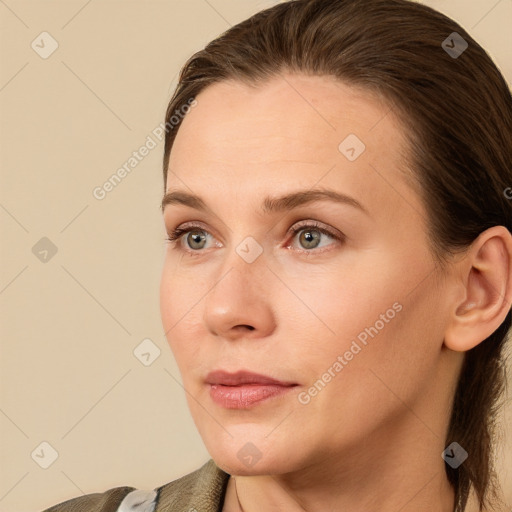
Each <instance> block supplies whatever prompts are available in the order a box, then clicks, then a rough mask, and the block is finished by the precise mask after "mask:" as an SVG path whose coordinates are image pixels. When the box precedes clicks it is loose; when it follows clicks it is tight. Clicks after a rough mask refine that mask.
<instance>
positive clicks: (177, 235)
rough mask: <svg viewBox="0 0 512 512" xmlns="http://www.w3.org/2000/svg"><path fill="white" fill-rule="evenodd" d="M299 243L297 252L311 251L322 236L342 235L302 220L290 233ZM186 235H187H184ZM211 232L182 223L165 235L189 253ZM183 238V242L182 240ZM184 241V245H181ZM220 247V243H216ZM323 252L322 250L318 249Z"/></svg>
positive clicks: (205, 239) (169, 240) (202, 245)
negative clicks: (297, 238) (297, 237)
mask: <svg viewBox="0 0 512 512" xmlns="http://www.w3.org/2000/svg"><path fill="white" fill-rule="evenodd" d="M301 232H303V233H302V234H301V235H300V236H299V243H300V244H301V246H302V247H303V249H298V250H299V252H313V251H312V249H317V248H318V247H320V243H321V241H322V237H323V236H327V237H329V238H331V239H334V240H337V241H340V242H341V241H342V240H343V235H342V234H341V233H337V232H334V230H330V229H328V228H326V227H324V226H322V225H321V224H319V223H317V222H316V221H303V222H302V223H300V224H298V225H295V226H293V227H292V228H291V230H290V233H291V235H292V238H295V237H296V236H297V235H298V234H299V233H301ZM185 235H187V236H185ZM209 236H210V237H211V234H210V233H209V232H208V231H207V230H205V229H203V228H202V227H201V226H198V225H184V226H181V227H178V228H176V229H174V230H173V231H172V232H171V233H170V234H169V235H168V237H167V241H168V242H169V243H171V244H173V245H175V246H180V247H178V249H181V250H185V251H188V252H190V253H193V252H196V253H197V252H200V251H201V249H204V248H205V245H206V241H207V239H208V237H209ZM183 240H184V242H183ZM183 243H184V246H183ZM216 245H217V247H220V246H221V245H220V244H216ZM291 247H292V245H290V244H288V245H287V246H286V248H291ZM320 252H323V251H320Z"/></svg>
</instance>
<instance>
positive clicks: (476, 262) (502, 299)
mask: <svg viewBox="0 0 512 512" xmlns="http://www.w3.org/2000/svg"><path fill="white" fill-rule="evenodd" d="M456 265H459V266H460V273H459V275H462V283H463V287H464V290H463V292H464V293H463V296H464V299H463V300H462V301H460V299H459V301H458V302H457V303H454V304H453V312H452V313H451V315H450V317H449V321H448V325H447V328H446V331H445V338H444V344H445V346H446V347H447V348H449V349H451V350H454V351H458V352H465V351H467V350H471V349H472V348H473V347H475V346H476V345H478V344H479V343H481V342H482V341H484V340H485V339H486V338H488V337H489V336H490V335H491V334H492V333H493V332H494V331H495V330H496V329H497V328H498V327H499V326H500V325H501V323H502V322H503V321H504V320H505V318H506V316H507V313H508V312H509V311H510V307H511V297H512V235H511V234H510V232H509V231H508V230H507V229H506V228H505V227H504V226H494V227H492V228H489V229H487V230H486V231H484V232H483V233H481V234H480V236H479V237H478V238H477V239H476V240H475V241H474V242H473V244H472V245H471V247H470V249H469V250H468V254H467V257H466V258H464V259H463V260H462V261H460V262H459V263H457V264H456ZM458 286H460V282H459V283H458ZM459 297H460V295H459Z"/></svg>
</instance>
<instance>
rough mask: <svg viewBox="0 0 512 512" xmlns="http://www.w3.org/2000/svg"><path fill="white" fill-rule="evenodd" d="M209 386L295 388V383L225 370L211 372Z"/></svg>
mask: <svg viewBox="0 0 512 512" xmlns="http://www.w3.org/2000/svg"><path fill="white" fill-rule="evenodd" d="M205 380H206V383H207V384H216V385H222V386H243V385H249V384H253V385H260V386H283V387H288V386H295V385H297V383H295V382H284V381H280V380H277V379H273V378H272V377H267V376H266V375H260V374H258V373H253V372H249V371H245V370H241V371H238V372H236V373H228V372H225V371H224V370H215V371H213V372H210V373H209V374H208V375H207V377H206V379H205Z"/></svg>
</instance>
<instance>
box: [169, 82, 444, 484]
mask: <svg viewBox="0 0 512 512" xmlns="http://www.w3.org/2000/svg"><path fill="white" fill-rule="evenodd" d="M403 147H404V137H403V133H402V131H401V127H400V125H399V124H398V122H397V121H396V119H395V118H394V116H393V115H392V113H391V112H388V108H387V107H386V106H384V105H383V104H381V103H380V102H378V101H377V100H376V99H372V98H371V97H370V96H368V95H367V94H364V93H361V92H357V91H356V90H355V89H353V88H351V87H349V86H347V85H344V84H342V83H340V82H335V81H334V80H333V79H332V78H329V77H306V76H303V75H292V74H287V75H282V76H280V77H279V78H274V79H273V80H272V81H270V82H268V83H267V84H265V85H260V86H258V88H249V87H248V86H246V85H243V84H241V83H238V82H221V83H217V84H214V85H212V86H209V87H208V88H207V89H205V90H204V91H203V92H202V93H201V94H200V95H198V97H197V105H196V106H195V107H192V108H191V110H190V111H189V113H188V114H187V115H186V117H185V119H184V121H183V123H182V125H181V127H180V128H179V131H178V134H177V137H176V140H175V142H174V146H173V149H172V152H171V155H170V164H169V172H168V179H167V192H178V191H179V192H180V193H182V194H187V195H194V196H198V197H199V198H201V200H202V204H204V208H203V209H201V208H199V207H198V202H197V201H196V203H195V204H194V203H193V202H192V201H184V197H185V196H183V195H181V196H179V197H176V198H175V199H174V200H172V199H169V201H168V204H167V205H166V206H165V210H164V220H165V227H166V230H167V233H171V232H172V231H173V230H174V229H175V228H178V227H181V228H182V229H185V228H191V227H192V228H191V229H192V232H190V233H185V234H183V235H182V236H181V238H180V239H178V240H177V241H176V242H175V244H174V245H172V244H171V243H169V245H168V246H167V248H166V253H165V260H164V266H163V274H162V281H161V314H162V321H163V326H164V329H165V332H166V336H167V338H168V341H169V344H170V346H171V349H172V351H173V353H174V356H175V358H176V361H177V364H178V366H179V369H180V372H181V376H182V380H183V385H184V387H185V389H186V391H187V394H186V396H187V400H188V404H189V407H190V410H191V414H192V416H193V419H194V421H195V424H196V426H197V428H198V430H199V433H200V434H201V436H202V438H203V440H204V442H205V445H206V447H207V449H208V451H209V453H210V454H211V456H212V457H213V459H214V460H215V462H216V463H217V464H218V465H219V466H220V467H222V468H223V469H224V470H225V471H227V472H229V473H231V474H240V475H248V474H268V473H284V472H288V471H293V470H297V469H301V468H306V467H307V466H310V465H312V464H322V465H324V466H325V464H326V463H327V462H328V461H329V459H330V458H332V461H335V460H336V461H339V460H340V454H344V455H345V457H346V458H345V459H342V460H346V461H348V460H351V461H354V460H359V461H360V462H361V460H360V459H358V458H357V457H359V456H361V457H362V456H363V455H362V454H361V455H360V454H358V449H359V448H360V447H361V446H362V445H361V443H362V442H364V443H365V452H364V453H365V455H364V456H365V457H369V456H375V455H376V454H375V451H373V453H370V455H368V450H367V449H366V448H367V447H368V443H374V444H375V446H378V448H377V449H378V450H381V451H385V450H386V449H388V447H390V446H392V445H393V440H396V441H397V442H398V441H399V438H398V436H400V435H403V434H404V432H408V433H411V432H413V431H414V432H416V433H417V435H418V436H420V437H421V436H422V435H424V436H428V438H429V439H432V436H433V432H435V431H436V430H438V429H439V430H438V431H439V432H441V429H442V428H443V426H444V423H443V421H444V419H438V418H437V417H436V415H435V414H433V411H434V410H436V408H438V407H446V410H448V406H449V395H450V393H447V392H446V389H449V388H450V386H451V385H452V384H453V382H452V381H447V380H446V379H447V378H446V376H445V374H446V371H442V369H443V363H442V361H443V360H444V359H443V358H445V357H446V355H443V354H444V353H445V352H446V350H444V349H443V330H444V327H445V324H446V320H447V316H446V313H444V311H445V310H446V309H447V308H446V309H445V305H446V298H445V296H446V295H447V294H446V293H443V289H444V288H443V287H444V286H445V284H444V283H445V280H439V279H436V275H437V273H438V272H437V270H436V269H435V264H434V260H433V258H432V257H431V254H430V252H429V249H428V243H427V235H426V224H425V219H426V213H425V210H424V207H423V206H422V204H421V202H420V199H419V197H418V195H417V194H416V193H415V192H414V191H413V189H412V188H410V186H409V185H408V184H407V182H406V180H405V178H404V176H403V175H402V172H403V170H401V167H402V168H403V162H402V158H401V155H400V151H401V150H402V149H403ZM406 172H407V170H406ZM313 192H322V194H324V193H325V195H320V193H319V194H317V195H314V194H313ZM327 192H329V193H330V194H332V195H331V196H330V197H329V196H328V195H327ZM334 194H338V195H339V196H338V197H337V198H335V196H334ZM281 198H288V199H281ZM308 198H309V199H312V200H311V201H306V200H305V199H308ZM185 203H188V204H185ZM293 229H297V232H296V233H295V234H294V233H293V232H292V230H293ZM216 370H224V371H226V372H228V373H235V372H238V371H240V370H244V371H249V372H254V373H257V374H260V375H264V376H267V377H271V378H273V379H277V380H279V381H282V382H285V383H288V384H294V386H288V387H275V386H269V385H266V386H265V385H260V386H256V385H254V384H252V385H251V384H247V385H245V386H242V387H239V388H238V389H236V386H229V387H222V386H216V387H214V388H213V389H214V392H213V395H212V394H211V388H212V386H211V385H210V384H209V383H208V382H209V381H211V380H212V379H209V378H208V376H209V374H210V372H212V371H216ZM444 370H446V367H444ZM213 380H215V379H213ZM274 392H277V393H276V394H273V393H274ZM264 396H267V398H266V399H264V400H261V398H262V397H264ZM404 404H406V405H405V406H404ZM426 417H429V420H428V421H427V422H423V421H420V420H421V419H422V418H426ZM418 418H419V419H420V420H419V419H418ZM426 423H429V426H428V427H427V426H426ZM435 456H436V457H438V458H439V453H436V454H435ZM333 463H334V462H333ZM331 467H332V466H331Z"/></svg>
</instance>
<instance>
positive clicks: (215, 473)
mask: <svg viewBox="0 0 512 512" xmlns="http://www.w3.org/2000/svg"><path fill="white" fill-rule="evenodd" d="M228 480H229V475H228V474H227V473H225V472H224V471H222V470H221V469H220V468H219V467H218V466H217V465H216V464H215V463H214V462H213V460H212V459H210V460H209V461H208V462H207V463H206V464H204V465H203V466H202V467H200V468H199V469H197V470H195V471H193V472H192V473H189V474H187V475H185V476H182V477H181V478H178V479H177V480H174V481H172V482H169V483H168V484H165V485H162V486H161V487H157V488H156V489H154V490H152V491H145V490H138V489H135V488H134V487H116V488H113V489H109V490H108V491H105V492H103V493H96V494H87V495H85V496H80V497H78V498H73V499H71V500H68V501H65V502H63V503H60V504H58V505H54V506H53V507H50V508H48V509H46V510H44V511H43V512H164V511H165V512H167V511H171V510H176V507H178V506H179V507H180V508H181V509H183V510H188V509H190V508H192V509H194V508H195V509H197V510H201V512H203V511H204V512H210V511H211V512H218V510H220V507H221V505H222V503H223V500H224V496H225V492H226V487H227V483H228ZM185 507H188V508H185Z"/></svg>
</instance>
